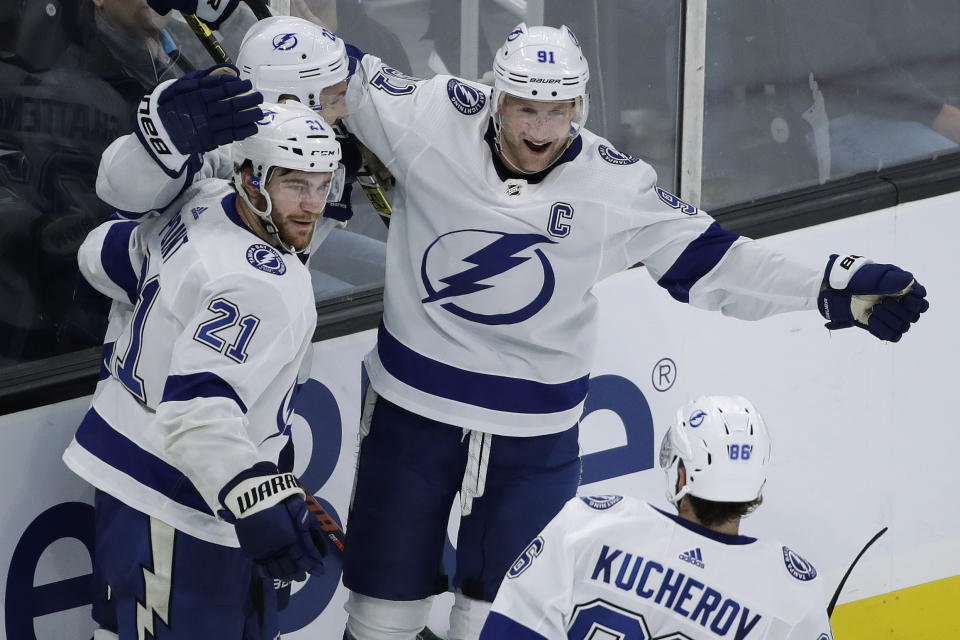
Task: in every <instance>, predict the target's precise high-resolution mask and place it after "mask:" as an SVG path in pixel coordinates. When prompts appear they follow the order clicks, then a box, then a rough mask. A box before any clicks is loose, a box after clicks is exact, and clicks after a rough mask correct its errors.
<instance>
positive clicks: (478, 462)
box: [460, 429, 493, 517]
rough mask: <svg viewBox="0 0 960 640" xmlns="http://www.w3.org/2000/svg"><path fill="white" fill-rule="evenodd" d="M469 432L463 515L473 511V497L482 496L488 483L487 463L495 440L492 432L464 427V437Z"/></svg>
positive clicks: (462, 492) (461, 508)
mask: <svg viewBox="0 0 960 640" xmlns="http://www.w3.org/2000/svg"><path fill="white" fill-rule="evenodd" d="M468 434H469V436H470V444H469V446H468V448H467V468H466V469H464V471H463V483H462V484H461V485H460V515H461V516H463V517H466V516H468V515H470V514H471V513H472V512H473V499H474V498H479V497H480V496H482V495H483V491H484V488H485V487H486V485H487V464H488V463H489V462H490V445H491V444H492V441H493V434H491V433H484V432H483V431H471V430H470V429H464V430H463V438H466V437H467V435H468ZM461 441H462V439H461Z"/></svg>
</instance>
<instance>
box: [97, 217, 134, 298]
mask: <svg viewBox="0 0 960 640" xmlns="http://www.w3.org/2000/svg"><path fill="white" fill-rule="evenodd" d="M136 228H137V223H136V222H132V221H126V222H117V223H114V224H113V225H111V226H110V229H109V230H108V231H107V235H106V237H104V239H103V245H102V246H101V247H100V264H101V265H102V266H103V271H104V273H106V274H107V277H108V278H110V279H111V280H112V281H113V282H114V283H115V284H116V285H117V286H119V287H120V288H122V289H123V290H124V291H125V292H126V294H127V298H129V300H130V302H131V303H133V304H135V303H136V302H137V272H136V271H134V270H133V265H131V264H130V234H131V233H133V230H134V229H136Z"/></svg>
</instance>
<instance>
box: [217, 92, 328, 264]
mask: <svg viewBox="0 0 960 640" xmlns="http://www.w3.org/2000/svg"><path fill="white" fill-rule="evenodd" d="M261 109H263V114H264V117H263V120H260V121H259V122H257V133H255V134H254V135H252V136H250V137H249V138H244V139H243V140H238V141H237V142H234V143H232V144H231V148H230V153H231V157H232V160H233V183H234V186H235V187H236V190H237V193H238V194H239V195H240V197H241V198H242V199H243V201H244V202H245V203H246V204H247V206H249V207H250V209H251V210H252V211H253V212H254V213H256V214H257V215H258V216H259V217H260V218H261V219H262V220H263V222H264V226H265V227H266V229H267V233H269V234H270V235H271V236H272V237H273V239H274V241H275V242H276V243H277V244H278V245H279V246H282V247H283V248H284V249H286V250H288V251H298V250H297V249H295V248H294V247H291V246H289V245H288V244H286V243H285V242H283V241H282V240H281V239H280V236H279V233H278V230H277V227H276V225H275V224H274V223H273V218H272V216H271V213H272V212H273V202H272V201H271V200H270V194H269V193H268V192H267V189H266V187H267V183H268V182H269V181H270V178H271V177H272V174H273V170H274V169H278V168H283V169H293V170H298V171H309V172H330V173H332V174H333V176H332V177H331V185H330V191H329V193H328V195H327V201H328V202H333V201H337V200H339V199H340V196H341V195H342V194H343V183H344V169H343V165H341V164H340V157H341V155H340V143H339V142H337V138H336V135H335V133H334V131H333V127H331V126H330V125H329V124H327V123H326V122H325V121H324V119H323V118H321V117H320V116H319V115H318V114H316V113H314V112H313V110H311V109H310V108H309V107H306V106H304V105H302V104H300V103H297V102H287V103H284V104H270V103H267V102H265V103H263V104H262V105H261ZM248 160H249V161H250V164H251V167H252V172H253V175H252V178H253V180H252V182H253V185H254V186H255V187H256V188H257V189H258V190H259V191H260V194H261V195H262V196H263V197H264V198H265V199H266V202H267V206H266V209H263V210H261V209H258V208H257V207H255V206H254V205H253V203H252V202H251V201H250V199H249V198H248V197H247V192H246V190H245V189H244V188H243V175H242V170H243V166H244V165H245V164H246V162H247V161H248Z"/></svg>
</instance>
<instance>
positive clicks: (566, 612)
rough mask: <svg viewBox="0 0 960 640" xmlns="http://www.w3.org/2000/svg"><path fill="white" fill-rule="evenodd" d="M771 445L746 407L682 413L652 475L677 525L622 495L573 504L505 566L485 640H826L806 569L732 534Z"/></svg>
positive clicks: (726, 405) (818, 587)
mask: <svg viewBox="0 0 960 640" xmlns="http://www.w3.org/2000/svg"><path fill="white" fill-rule="evenodd" d="M769 458H770V437H769V435H768V434H767V428H766V426H765V425H764V422H763V418H761V417H760V414H759V413H758V412H757V410H756V409H755V408H754V407H753V405H752V404H751V403H750V401H748V400H747V399H746V398H743V397H740V396H706V397H701V398H697V399H696V400H694V401H692V402H689V403H687V404H686V405H685V406H683V407H681V408H680V409H679V410H678V411H677V417H676V421H675V422H674V424H673V425H672V426H671V427H670V429H669V430H668V431H667V433H666V435H665V436H664V438H663V444H662V446H661V449H660V466H661V467H662V468H663V470H664V472H665V474H666V481H667V499H668V500H669V501H670V502H671V503H672V504H673V505H674V506H675V507H676V508H677V512H678V515H673V514H671V513H667V512H665V511H661V510H660V509H658V508H656V507H654V506H652V505H650V504H647V503H646V502H642V501H640V500H636V499H634V498H630V497H622V496H596V497H582V498H573V499H572V500H570V501H569V502H568V503H567V504H566V505H565V506H564V508H563V509H562V510H561V511H560V513H559V514H558V515H557V517H556V518H554V519H553V520H552V521H551V522H550V524H549V525H547V527H546V528H545V529H544V530H543V532H541V533H540V535H538V536H537V537H536V538H534V539H533V541H532V542H531V543H530V544H529V545H528V546H527V548H526V549H525V550H524V551H523V552H522V553H521V554H520V557H519V558H518V559H517V561H516V562H515V563H514V564H513V566H511V567H510V570H509V571H508V572H507V576H506V579H505V580H504V581H503V584H502V585H501V587H500V592H499V593H498V594H497V598H496V600H494V603H493V609H492V611H491V612H490V615H489V617H488V618H487V622H486V624H485V625H484V628H483V632H482V633H481V635H480V638H481V640H510V639H517V640H520V639H522V640H561V639H563V640H567V639H568V638H569V639H571V640H581V639H584V638H592V637H595V636H594V635H593V634H592V633H591V631H595V629H596V628H597V627H600V628H602V629H605V630H608V631H609V634H610V637H614V636H615V637H618V638H666V637H670V638H674V637H676V638H690V639H697V638H702V639H704V640H708V639H716V638H737V639H742V638H749V639H755V640H762V639H764V638H783V639H785V640H791V639H796V640H799V639H800V638H810V639H816V638H820V639H821V640H828V639H829V638H831V637H832V635H831V630H830V622H829V620H828V619H827V612H826V607H827V594H826V593H825V592H824V589H823V580H822V579H821V578H819V577H818V574H817V570H816V569H815V568H814V566H813V565H812V564H810V563H809V562H807V561H806V560H804V559H803V557H801V556H800V555H799V554H798V553H797V552H795V551H794V550H792V549H791V548H790V547H787V546H785V545H783V544H781V543H780V542H777V541H775V540H767V541H761V540H757V539H756V538H752V537H748V536H744V535H740V519H741V518H742V517H743V516H745V515H747V514H748V513H750V512H751V511H752V510H753V509H755V508H756V507H757V506H758V505H759V504H760V503H761V501H762V495H761V493H762V490H763V485H764V483H765V482H766V477H767V474H766V467H767V463H768V461H769Z"/></svg>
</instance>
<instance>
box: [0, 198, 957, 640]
mask: <svg viewBox="0 0 960 640" xmlns="http://www.w3.org/2000/svg"><path fill="white" fill-rule="evenodd" d="M958 208H960V194H949V195H945V196H940V197H937V198H932V199H928V200H924V201H920V202H914V203H910V204H907V205H903V206H900V207H896V208H894V209H891V210H887V211H883V212H875V213H871V214H867V215H862V216H857V217H854V218H849V219H846V220H840V221H837V222H832V223H828V224H825V225H820V226H818V227H813V228H809V229H804V230H801V231H796V232H792V233H789V234H784V235H782V236H777V237H773V238H768V239H765V240H763V242H765V243H771V244H775V245H777V246H780V247H782V248H783V249H784V250H786V251H789V252H791V253H792V254H794V255H798V256H801V257H802V258H804V259H808V260H809V261H810V262H811V263H813V264H818V265H819V264H821V263H824V262H825V259H826V256H827V255H828V254H829V253H831V252H842V253H850V252H853V253H858V254H862V255H866V256H869V257H871V258H874V259H876V260H877V261H881V262H893V263H896V264H899V265H902V266H904V267H907V268H910V269H912V270H913V271H914V273H916V274H917V275H918V277H919V278H920V280H921V281H922V282H923V284H924V285H925V286H926V287H927V289H928V291H929V292H930V299H931V302H932V308H931V310H930V311H929V312H928V313H927V314H926V315H925V316H924V318H923V320H922V322H921V323H920V325H918V327H916V328H915V329H914V330H913V331H911V332H910V333H908V334H907V336H906V337H905V338H904V340H903V342H902V343H900V344H897V345H889V344H881V343H879V342H877V341H876V340H875V339H873V338H872V337H871V336H869V335H868V334H867V333H866V332H862V331H858V330H855V329H850V330H845V331H841V332H834V333H832V334H831V333H828V332H827V331H826V329H824V328H823V327H822V321H821V320H820V317H819V315H818V314H816V312H809V313H794V314H786V315H782V316H779V317H775V318H770V319H767V320H763V321H760V322H756V323H748V322H742V321H738V320H732V319H727V318H723V317H721V316H720V315H719V314H716V313H710V312H705V311H700V310H697V309H693V308H690V307H688V306H686V305H680V304H677V303H675V302H674V301H673V300H672V299H671V298H670V297H669V296H668V295H667V294H666V292H664V291H663V290H661V289H660V288H659V287H657V286H656V285H655V284H654V282H653V281H652V280H651V279H650V278H649V277H648V276H647V274H646V273H645V271H643V270H642V269H641V270H634V271H631V272H628V273H624V274H620V275H618V276H615V277H613V278H611V279H609V280H607V281H605V282H604V283H602V284H601V285H600V286H598V288H597V295H598V297H599V298H600V300H601V302H602V304H601V306H600V308H601V323H600V330H601V336H600V343H599V344H600V349H599V353H598V357H597V362H596V365H595V367H594V377H595V378H597V377H599V376H604V377H605V378H609V379H614V378H615V379H616V380H621V381H623V379H625V380H626V381H629V383H632V384H633V386H635V388H636V389H637V390H638V391H639V392H640V393H642V398H645V401H646V403H647V404H648V405H649V413H650V415H652V418H653V424H654V425H655V427H654V433H653V439H652V442H653V445H652V446H647V445H645V446H644V447H641V448H639V449H637V448H636V447H635V449H636V450H637V451H639V456H638V457H639V458H640V459H642V460H641V462H642V463H643V464H645V465H647V466H649V465H652V464H653V462H654V456H655V454H656V451H655V448H656V446H658V445H659V442H660V438H661V437H662V434H663V432H664V430H665V429H666V427H667V425H668V423H669V421H670V420H671V419H672V417H673V413H674V411H675V409H676V408H677V407H678V406H679V405H680V404H682V403H683V402H684V401H685V400H687V399H689V398H691V397H693V396H695V395H700V394H704V393H739V394H742V395H745V396H747V397H748V398H750V399H751V400H753V401H754V402H755V403H756V405H757V406H758V408H759V409H760V410H761V412H762V413H763V415H764V417H765V418H766V421H767V424H768V425H769V426H770V429H771V432H772V436H773V442H774V455H773V462H772V466H771V468H770V475H769V480H768V482H767V487H766V490H765V504H764V505H763V506H762V507H761V508H760V510H759V511H758V512H757V513H756V514H755V515H753V516H751V517H750V518H749V519H747V520H746V521H745V523H744V526H743V532H744V533H746V534H748V535H757V536H776V537H779V538H782V539H783V540H784V541H785V542H787V543H788V544H789V545H790V546H791V547H793V548H795V549H797V550H798V551H799V552H800V553H801V554H802V555H804V556H805V557H806V558H807V559H809V560H811V561H812V562H813V563H814V564H815V565H816V566H817V568H818V569H819V570H820V571H821V572H822V573H823V574H824V575H825V577H826V582H827V584H836V582H837V581H838V580H839V579H840V576H841V575H842V573H843V572H844V571H845V570H846V568H847V566H848V565H849V563H850V561H851V560H852V558H853V556H854V555H856V553H857V552H858V551H859V549H860V547H861V546H862V545H863V543H864V542H865V541H866V540H867V539H868V538H870V536H872V535H873V534H874V533H875V532H876V531H877V530H879V529H880V528H881V527H883V526H889V527H890V530H889V532H888V533H887V534H886V535H885V536H884V537H883V538H881V539H880V541H879V542H878V543H877V544H876V545H875V546H874V547H873V548H872V549H871V550H870V551H869V552H868V554H867V555H866V556H865V557H864V558H863V559H862V560H861V562H860V564H859V565H858V568H857V570H856V571H855V572H854V574H853V575H852V577H851V578H850V580H849V582H848V583H847V587H846V589H845V590H844V592H843V594H842V596H841V598H840V601H841V602H846V601H851V600H859V599H862V598H866V597H869V596H873V595H877V594H881V593H886V592H889V591H893V590H896V589H900V588H904V587H907V586H912V585H916V584H920V583H923V582H929V581H932V580H937V579H940V578H944V577H948V576H954V575H960V533H958V532H960V514H958V513H957V510H956V509H952V508H951V506H950V505H952V503H953V500H952V495H951V494H948V488H949V487H951V486H952V480H953V474H952V473H951V472H950V469H951V468H952V467H953V466H954V460H953V454H954V452H956V451H958V450H960V430H958V428H957V427H956V425H955V424H954V422H955V421H954V419H953V416H952V410H951V409H952V406H951V404H950V402H949V398H951V397H952V394H953V393H955V392H956V386H957V384H956V383H957V380H958V376H957V374H956V373H955V372H954V363H956V362H957V361H958V360H960V347H958V344H960V340H958V338H957V336H956V334H955V333H954V328H953V327H954V325H955V321H954V320H953V319H955V318H957V317H960V302H958V293H960V266H958V263H957V261H956V260H953V259H950V258H949V254H948V242H949V240H948V239H949V238H952V237H953V236H955V235H957V234H956V232H957V231H958V230H960V222H957V219H956V211H957V209H958ZM951 232H953V233H951ZM374 338H375V334H374V332H372V331H367V332H364V333H360V334H355V335H351V336H346V337H343V338H338V339H335V340H330V341H327V342H324V343H320V344H318V345H316V349H315V359H314V365H313V378H314V380H315V382H314V383H311V384H312V385H314V386H313V387H312V389H313V391H314V392H315V393H314V394H313V395H312V396H311V397H312V398H314V400H313V401H311V402H308V404H307V405H304V404H303V403H301V404H298V407H297V410H298V414H299V417H298V418H297V423H296V424H295V427H294V433H295V438H296V441H297V446H298V455H297V463H296V464H297V468H296V471H297V472H298V473H306V475H307V480H308V481H307V484H308V486H309V487H310V488H311V489H314V490H316V491H317V495H319V496H320V497H322V498H324V499H326V500H328V501H330V503H331V504H332V506H333V507H334V509H335V510H336V512H337V513H339V514H340V515H341V516H343V515H344V514H345V513H346V510H347V501H348V499H349V492H350V486H351V482H352V477H353V464H354V456H355V453H356V430H357V426H356V425H357V422H358V419H359V399H360V358H361V357H362V355H363V353H365V351H366V350H367V349H369V347H370V346H371V345H372V344H373V340H374ZM661 358H670V359H671V360H672V361H673V363H674V364H675V367H676V379H675V380H674V382H673V385H672V386H671V387H670V388H669V389H667V390H665V391H657V390H656V389H655V388H654V384H653V382H654V376H653V374H654V369H655V365H656V364H657V362H658V361H660V360H661ZM629 383H628V384H629ZM320 385H322V386H320ZM324 389H325V390H324ZM305 395H307V394H306V393H305V394H301V398H303V397H304V396H305ZM614 400H615V399H614ZM608 401H609V399H608ZM86 404H87V399H78V400H72V401H68V402H64V403H59V404H57V405H51V406H47V407H42V408H39V409H34V410H31V411H25V412H22V413H19V414H13V415H8V416H3V417H0V456H2V458H3V464H2V465H0V478H2V480H3V485H2V486H3V487H4V489H3V492H2V494H0V518H2V522H3V526H2V528H0V597H2V600H3V603H4V609H5V610H4V621H3V624H2V625H0V638H11V640H32V638H31V637H30V636H29V634H27V636H26V637H24V635H23V633H17V634H16V635H13V633H14V632H13V630H14V629H17V628H18V627H15V626H14V625H17V624H20V625H26V627H23V626H21V627H19V629H21V630H22V629H24V628H28V629H29V628H31V627H32V630H33V634H34V636H33V637H36V638H54V637H55V638H63V639H64V640H73V639H77V640H81V639H84V640H85V639H87V638H89V637H90V635H91V624H90V623H89V621H88V615H89V606H75V603H76V602H79V601H80V600H76V599H77V598H82V592H81V591H80V588H81V587H82V584H83V582H82V579H79V580H78V578H82V576H84V575H87V574H88V573H89V570H90V561H89V557H87V556H86V551H85V548H84V546H83V544H82V543H81V542H79V541H78V539H77V538H67V539H60V540H57V538H58V537H60V536H69V535H76V536H78V537H81V538H82V537H83V536H84V535H87V534H85V533H83V527H82V526H81V525H82V522H81V525H78V524H77V521H78V520H79V521H83V520H84V518H86V517H88V516H89V508H88V507H83V505H84V504H89V503H90V501H91V497H92V491H91V490H90V488H89V487H87V486H85V485H84V484H83V483H82V482H81V481H79V480H77V479H76V478H75V477H73V476H72V474H70V472H69V471H67V469H66V468H65V467H64V466H63V465H62V463H60V462H59V455H60V452H61V451H62V449H63V447H64V446H65V445H66V443H67V442H68V441H69V438H70V436H71V434H72V431H73V429H74V428H75V426H76V425H77V424H78V423H79V420H80V417H81V416H82V413H83V411H84V409H85V407H86ZM641 404H642V403H641ZM641 413H642V412H641ZM637 415H639V413H638V414H637ZM307 421H309V426H310V430H311V431H312V433H313V437H315V438H316V439H317V442H316V443H313V442H312V438H311V436H310V435H309V433H308V431H307V430H306V429H305V428H304V427H305V426H306V425H307ZM626 442H627V435H626V432H625V429H624V426H623V423H622V422H621V419H620V418H619V417H618V414H617V413H615V412H614V411H610V410H600V411H596V412H594V413H592V414H590V415H589V416H587V417H586V418H585V419H584V421H583V428H582V437H581V444H582V446H583V450H584V454H591V453H594V452H599V451H603V450H606V449H610V448H611V447H619V446H622V445H625V444H626ZM311 445H313V446H311ZM335 447H338V449H337V450H338V451H339V454H338V455H337V454H336V451H335V450H334V448H335ZM311 449H312V450H313V451H314V453H313V455H312V456H311V455H310V453H309V452H310V450H311ZM324 452H325V453H324ZM588 460H589V458H588V459H585V472H586V469H587V468H588V466H589V465H588ZM596 466H597V465H594V467H596ZM640 466H643V465H640ZM581 493H583V494H600V493H625V494H632V495H637V496H641V497H644V498H646V499H648V500H651V501H652V502H654V503H655V504H657V505H659V506H664V505H665V504H666V503H665V499H664V498H663V477H662V474H661V473H660V472H659V471H658V470H656V469H649V470H646V471H640V472H636V473H629V474H627V475H622V476H618V477H613V478H609V479H605V480H602V481H599V482H594V483H592V484H588V485H586V486H584V487H582V488H581ZM71 503H72V504H71ZM45 538H47V539H49V540H55V541H54V542H52V543H51V544H49V545H48V544H47V542H45V541H44V539H45ZM454 539H455V538H454ZM15 550H16V553H15ZM31 552H32V553H31ZM34 556H35V558H34ZM11 568H12V569H11ZM329 572H330V573H331V574H332V575H336V574H337V573H338V572H339V567H338V566H336V563H333V562H331V563H330V566H329ZM70 579H74V580H73V581H70ZM326 580H327V582H328V586H329V589H330V590H331V591H332V589H333V583H332V577H330V576H328V578H327V579H326ZM64 581H66V582H64ZM321 582H322V580H318V579H311V581H308V583H307V586H306V587H304V589H306V591H302V592H300V593H299V594H296V593H295V594H294V599H293V604H292V605H291V614H290V615H291V616H292V617H295V618H297V619H298V622H296V624H295V625H294V624H293V623H291V617H288V618H287V624H288V628H293V626H300V625H302V624H305V625H306V626H301V628H300V629H299V630H296V631H293V632H289V633H285V634H284V638H289V639H292V640H307V639H308V638H309V639H310V640H339V638H340V637H341V634H342V626H343V621H344V619H345V614H344V613H343V609H342V605H343V601H344V599H345V594H344V593H343V589H342V587H340V588H338V589H337V590H336V592H335V593H333V595H332V598H331V597H330V595H329V593H325V594H321V596H314V595H313V594H314V592H320V591H324V590H323V589H318V588H317V586H318V585H320V583H321ZM58 584H59V585H60V587H62V590H60V591H57V590H56V585H58ZM50 585H53V586H50ZM78 594H79V595H78ZM70 598H74V599H75V600H71V599H70ZM328 601H329V602H328ZM449 601H450V598H449V596H445V597H443V598H441V599H440V602H438V606H435V607H434V614H433V618H432V619H431V626H432V627H433V628H434V630H436V631H438V632H440V633H441V635H442V633H443V632H444V631H446V626H447V625H446V621H445V615H446V610H447V609H448V608H449ZM37 603H41V604H37ZM58 603H59V604H58ZM324 604H326V606H325V607H324ZM31 605H33V606H36V607H39V610H40V611H41V612H49V613H46V614H45V615H41V616H39V617H36V618H33V615H34V613H31V611H30V606H31Z"/></svg>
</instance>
